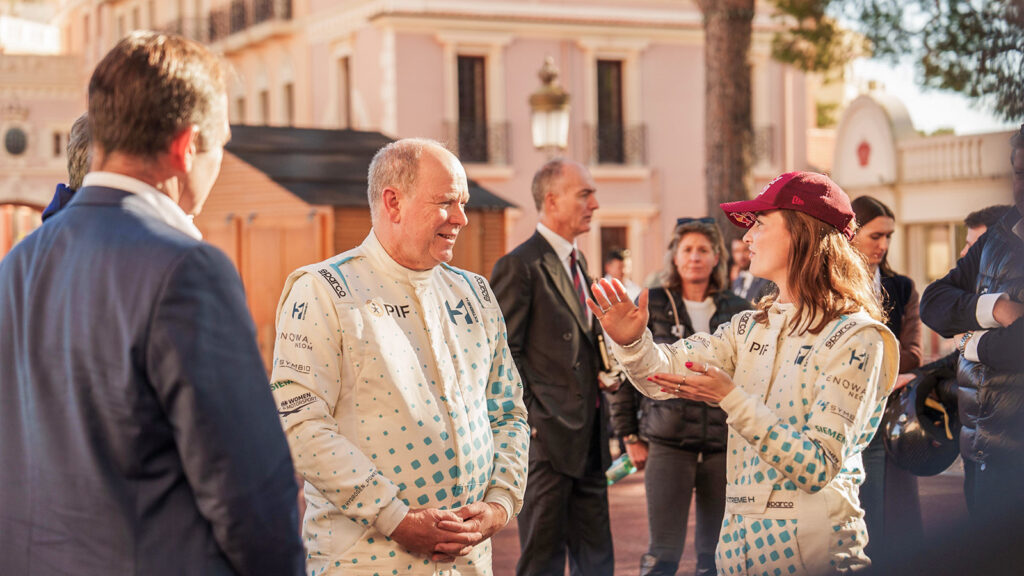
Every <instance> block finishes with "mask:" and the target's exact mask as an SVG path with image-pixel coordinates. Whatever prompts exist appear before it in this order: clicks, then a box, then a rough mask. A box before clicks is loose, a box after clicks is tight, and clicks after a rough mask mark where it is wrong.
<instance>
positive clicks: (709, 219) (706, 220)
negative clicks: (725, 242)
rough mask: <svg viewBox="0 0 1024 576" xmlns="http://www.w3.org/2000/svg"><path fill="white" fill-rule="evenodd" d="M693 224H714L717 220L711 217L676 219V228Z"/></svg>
mask: <svg viewBox="0 0 1024 576" xmlns="http://www.w3.org/2000/svg"><path fill="white" fill-rule="evenodd" d="M691 222H697V223H700V224H714V223H715V219H714V218H712V217H710V216H705V217H704V218H676V226H682V225H683V224H690V223H691Z"/></svg>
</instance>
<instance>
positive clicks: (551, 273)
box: [541, 240, 594, 341]
mask: <svg viewBox="0 0 1024 576" xmlns="http://www.w3.org/2000/svg"><path fill="white" fill-rule="evenodd" d="M544 243H545V244H547V241H546V240H545V241H544ZM541 258H542V259H541V266H542V268H543V269H544V272H545V273H546V274H547V275H548V278H549V279H550V280H551V284H552V286H554V287H555V291H556V292H558V294H559V295H560V296H561V297H562V299H563V300H564V301H565V305H566V306H568V307H569V310H571V311H572V316H573V317H574V318H575V320H577V324H579V325H580V329H581V330H583V332H584V334H587V339H589V340H591V341H593V340H594V331H593V328H592V327H590V326H588V322H587V313H586V312H585V311H584V310H583V304H582V303H581V302H580V298H579V297H577V291H575V288H574V287H573V286H572V279H571V278H569V276H568V274H566V273H565V266H564V265H562V262H561V261H560V260H559V259H558V255H557V254H555V251H554V249H552V248H551V247H550V246H549V247H548V249H547V250H545V251H544V254H543V255H542V256H541ZM585 278H586V275H585Z"/></svg>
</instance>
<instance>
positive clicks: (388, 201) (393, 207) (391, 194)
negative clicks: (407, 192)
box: [381, 188, 402, 224]
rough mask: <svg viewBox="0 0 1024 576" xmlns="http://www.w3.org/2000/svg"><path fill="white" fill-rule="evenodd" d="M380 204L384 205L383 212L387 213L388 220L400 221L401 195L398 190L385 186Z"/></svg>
mask: <svg viewBox="0 0 1024 576" xmlns="http://www.w3.org/2000/svg"><path fill="white" fill-rule="evenodd" d="M381 204H382V205H383V207H384V214H386V215H387V217H388V220H389V221H390V222H392V223H394V224H398V223H399V222H401V221H402V210H401V206H402V197H401V194H400V193H399V192H398V190H395V189H394V188H385V189H384V192H383V193H381Z"/></svg>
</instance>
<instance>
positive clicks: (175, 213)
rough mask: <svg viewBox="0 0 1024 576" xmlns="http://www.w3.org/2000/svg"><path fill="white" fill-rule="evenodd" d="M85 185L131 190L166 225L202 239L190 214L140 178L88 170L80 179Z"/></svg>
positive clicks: (83, 186) (83, 185)
mask: <svg viewBox="0 0 1024 576" xmlns="http://www.w3.org/2000/svg"><path fill="white" fill-rule="evenodd" d="M86 186H100V187H103V188H116V189H118V190H124V191H125V192H131V193H132V194H135V195H137V196H139V197H141V198H142V199H143V200H145V201H146V202H147V203H149V204H150V205H151V206H152V207H153V208H154V209H155V210H156V213H157V215H158V216H159V218H160V220H162V221H163V222H164V223H166V224H167V225H168V226H171V227H172V228H175V229H177V230H180V231H182V232H184V233H185V234H188V235H189V236H191V237H193V238H195V239H196V240H202V239H203V233H202V232H200V231H199V228H196V225H195V223H193V222H192V217H191V216H189V215H188V214H185V211H184V210H182V209H181V207H180V206H178V204H177V203H175V202H174V200H171V197H170V196H168V195H166V194H164V193H163V192H161V191H159V190H157V189H156V188H154V187H152V186H150V185H149V184H146V183H145V182H143V181H142V180H139V179H136V178H132V177H131V176H125V175H124V174H117V173H115V172H89V173H88V174H86V175H85V178H84V179H82V188H85V187H86Z"/></svg>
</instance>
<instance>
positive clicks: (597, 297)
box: [587, 278, 736, 404]
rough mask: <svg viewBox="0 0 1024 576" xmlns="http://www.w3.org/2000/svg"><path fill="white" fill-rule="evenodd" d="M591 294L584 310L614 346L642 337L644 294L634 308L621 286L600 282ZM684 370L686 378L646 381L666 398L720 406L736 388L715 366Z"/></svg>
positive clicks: (646, 314) (645, 313)
mask: <svg viewBox="0 0 1024 576" xmlns="http://www.w3.org/2000/svg"><path fill="white" fill-rule="evenodd" d="M592 293H593V295H594V298H593V299H591V298H588V299H587V306H588V307H589V308H590V311H591V312H593V313H594V317H595V318H597V319H598V321H600V322H601V327H602V328H604V331H605V333H606V334H608V337H609V338H611V339H612V340H614V341H615V343H616V344H618V345H619V346H628V345H630V344H633V343H635V342H636V341H637V340H639V339H640V337H641V336H643V333H644V329H645V328H646V327H647V320H648V318H649V317H650V313H649V312H648V310H647V298H648V295H647V290H644V291H643V292H641V293H640V298H639V299H638V300H637V304H633V302H632V301H630V299H629V296H627V295H626V288H625V287H624V286H623V285H622V283H621V282H619V281H618V280H616V279H612V280H610V281H609V280H608V279H606V278H602V279H600V280H598V281H597V282H594V286H593V290H592ZM686 368H687V370H688V372H689V373H688V374H683V375H680V374H668V373H656V374H652V375H650V376H648V378H647V380H648V381H650V382H653V383H655V384H657V385H658V386H660V387H661V391H662V392H665V393H666V394H670V395H672V396H675V397H677V398H686V399H689V400H697V401H700V402H707V403H709V404H717V403H719V402H720V401H721V400H722V398H725V396H726V395H727V394H729V392H732V390H733V388H735V387H736V385H735V384H733V381H732V378H731V377H730V376H729V374H727V373H726V372H724V371H723V370H721V369H720V368H718V367H716V366H714V365H711V364H706V363H703V362H687V363H686Z"/></svg>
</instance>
